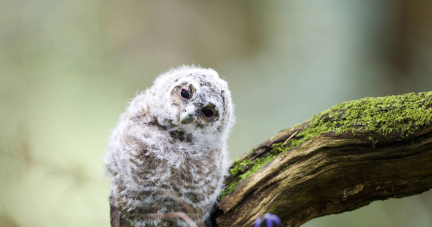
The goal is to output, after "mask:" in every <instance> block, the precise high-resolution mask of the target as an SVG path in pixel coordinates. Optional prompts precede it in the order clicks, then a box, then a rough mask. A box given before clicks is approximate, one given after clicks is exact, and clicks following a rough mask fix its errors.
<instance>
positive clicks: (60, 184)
mask: <svg viewBox="0 0 432 227" xmlns="http://www.w3.org/2000/svg"><path fill="white" fill-rule="evenodd" d="M192 63H194V64H199V65H201V66H202V67H209V68H213V69H215V70H216V71H218V72H219V74H220V76H221V77H223V78H225V80H227V81H228V83H229V86H230V89H231V92H232V96H233V101H234V103H235V104H236V116H237V124H236V126H235V127H234V129H233V131H232V134H231V137H230V139H229V146H230V150H231V158H232V159H235V158H237V157H239V156H240V155H241V154H242V153H244V152H246V151H248V150H250V149H251V148H252V147H254V146H255V145H257V144H259V143H260V142H262V141H264V140H266V139H268V138H270V137H271V136H273V135H275V134H276V133H277V132H278V131H279V130H281V129H284V128H288V127H291V126H293V125H294V124H296V123H300V122H303V121H304V120H306V119H308V118H310V117H312V116H313V115H314V114H317V113H318V112H320V111H323V110H325V109H327V108H329V107H330V106H332V105H334V104H337V103H340V102H343V101H348V100H353V99H359V98H363V97H368V96H385V95H394V94H403V93H407V92H420V91H431V90H432V1H430V0H424V1H422V0H411V1H410V0H393V1H386V0H383V1H381V0H379V1H377V0H363V1H360V0H357V1H344V0H327V1H319V0H307V1H283V0H280V1H186V0H184V1H144V0H125V1H113V0H104V1H102V0H75V1H72V0H63V1H59V0H0V121H1V122H0V182H1V183H0V226H48V227H51V226H66V227H68V226H109V211H108V210H109V207H108V199H107V197H108V179H104V170H103V165H102V157H103V155H104V149H105V146H106V143H107V137H108V136H109V134H110V130H112V129H113V128H114V126H115V124H116V122H117V119H118V116H119V114H121V113H122V112H123V110H124V108H125V106H126V105H127V102H128V101H130V100H131V99H132V98H133V97H134V96H135V94H136V92H139V91H141V90H144V89H145V88H147V87H149V86H151V85H152V82H153V80H154V78H155V77H156V76H157V75H159V74H160V73H162V72H165V71H166V70H167V69H169V68H171V67H176V66H179V65H181V64H192ZM431 214H432V192H431V191H429V192H426V193H423V194H421V195H417V196H412V197H409V198H404V199H392V200H388V201H385V202H374V203H372V204H371V205H369V206H366V207H363V208H361V209H359V210H356V211H352V212H347V213H344V214H340V215H330V216H327V217H323V218H318V219H315V220H312V221H310V222H308V223H306V224H305V225H304V226H307V227H315V226H320V227H326V226H329V227H330V226H331V227H338V226H359V227H360V226H401V227H402V226H403V227H406V226H420V227H425V226H432V217H431Z"/></svg>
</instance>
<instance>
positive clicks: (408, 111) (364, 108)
mask: <svg viewBox="0 0 432 227" xmlns="http://www.w3.org/2000/svg"><path fill="white" fill-rule="evenodd" d="M309 122H310V124H309V126H307V127H306V128H304V129H303V130H302V131H300V132H299V133H298V134H297V135H296V136H295V137H294V138H292V139H291V140H290V141H289V142H288V143H287V144H285V145H283V143H278V144H274V145H273V147H272V148H273V149H272V151H271V152H270V153H269V155H268V156H266V157H262V158H258V159H257V160H255V161H251V160H250V159H246V160H244V161H242V162H239V161H237V162H236V163H235V164H234V166H233V168H231V170H230V174H231V175H237V174H238V173H241V172H242V171H245V170H246V169H247V171H246V172H245V173H243V174H241V175H239V177H238V178H237V179H236V181H233V182H232V183H230V184H229V185H227V187H226V188H225V189H224V190H223V195H227V194H230V193H231V192H233V191H234V189H235V187H236V186H237V185H238V183H239V181H241V180H244V179H246V178H248V177H249V176H250V175H251V174H252V173H254V172H255V171H256V170H258V169H259V168H261V167H262V166H264V165H266V164H268V163H269V162H270V161H271V160H273V159H274V158H275V157H276V156H277V155H279V154H280V153H283V152H286V151H288V150H290V149H292V148H294V147H296V146H299V145H301V144H302V143H304V142H306V141H308V140H310V139H311V138H313V137H315V136H317V135H320V134H323V133H328V132H332V131H334V132H336V136H338V135H341V134H343V133H352V134H355V131H356V130H367V131H370V132H378V133H381V134H383V135H388V134H389V133H398V134H399V135H400V138H401V139H407V138H409V137H410V136H412V135H414V132H415V131H416V130H418V129H419V128H421V127H423V126H427V125H430V124H431V122H432V92H423V93H409V94H405V95H399V96H387V97H381V98H364V99H360V100H355V101H350V102H344V103H341V104H339V105H336V106H333V107H331V108H330V109H328V110H326V111H323V112H321V113H319V114H318V115H315V116H313V117H312V119H310V120H309ZM298 127H299V125H296V126H294V127H293V129H292V132H295V131H296V129H297V128H298ZM369 140H370V141H371V142H372V146H373V147H375V145H376V144H377V142H378V141H377V140H376V139H375V138H373V137H370V138H369Z"/></svg>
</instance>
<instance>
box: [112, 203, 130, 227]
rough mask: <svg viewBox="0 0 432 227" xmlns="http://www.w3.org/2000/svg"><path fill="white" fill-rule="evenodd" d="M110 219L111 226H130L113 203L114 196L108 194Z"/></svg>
mask: <svg viewBox="0 0 432 227" xmlns="http://www.w3.org/2000/svg"><path fill="white" fill-rule="evenodd" d="M110 220H111V227H132V226H131V225H130V224H129V223H128V222H127V221H126V220H125V219H124V218H123V217H122V213H121V211H120V210H119V209H118V208H117V207H116V205H115V203H114V197H113V196H110Z"/></svg>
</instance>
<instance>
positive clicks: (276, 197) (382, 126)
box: [215, 92, 432, 227]
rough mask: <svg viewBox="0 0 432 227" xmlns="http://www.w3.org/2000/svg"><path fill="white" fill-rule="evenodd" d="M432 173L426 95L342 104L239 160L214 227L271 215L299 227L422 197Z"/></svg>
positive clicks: (429, 96)
mask: <svg viewBox="0 0 432 227" xmlns="http://www.w3.org/2000/svg"><path fill="white" fill-rule="evenodd" d="M290 137H291V138H290ZM289 138H290V139H289ZM431 167H432V92H424V93H419V94H414V93H411V94H406V95H401V96H389V97H383V98H366V99H361V100H357V101H351V102H347V103H342V104H339V105H337V106H335V107H332V108H330V109H329V110H326V111H324V112H322V113H320V114H318V115H316V116H314V117H313V118H312V119H311V120H310V121H307V122H305V123H303V124H301V125H298V126H295V127H293V128H291V129H286V130H283V131H281V132H280V133H279V134H278V135H277V136H275V137H274V138H271V139H269V140H267V141H265V142H264V143H262V144H261V145H259V146H258V147H256V148H254V149H253V150H252V151H251V152H249V153H247V154H245V155H243V157H242V158H240V159H239V160H237V161H236V162H235V163H234V164H233V165H232V166H231V168H230V176H229V177H228V178H227V179H226V181H225V184H226V188H225V189H224V191H223V193H222V195H223V196H224V198H223V199H222V200H221V202H220V203H219V207H218V211H217V213H216V214H215V219H216V223H217V226H227V227H228V226H252V225H253V223H254V221H255V219H257V218H258V217H260V216H262V215H263V214H264V213H267V212H269V213H272V214H276V215H278V216H279V217H281V219H282V221H283V222H284V224H287V225H290V226H300V225H301V224H303V223H305V222H307V221H308V220H311V219H313V218H317V217H321V216H324V215H329V214H337V213H342V212H345V211H350V210H354V209H357V208H359V207H362V206H365V205H368V204H369V203H371V202H372V201H375V200H385V199H388V198H400V197H405V196H410V195H414V194H419V193H422V192H424V191H427V190H429V189H431V188H432V168H431Z"/></svg>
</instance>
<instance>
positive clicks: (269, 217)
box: [254, 213, 282, 227]
mask: <svg viewBox="0 0 432 227" xmlns="http://www.w3.org/2000/svg"><path fill="white" fill-rule="evenodd" d="M263 218H264V220H266V226H267V227H273V223H275V224H276V225H278V226H281V225H282V222H281V220H280V218H279V217H278V216H277V215H274V214H270V213H266V214H264V216H263ZM262 221H263V219H262V218H257V219H256V220H255V224H254V227H260V226H261V223H262Z"/></svg>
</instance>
